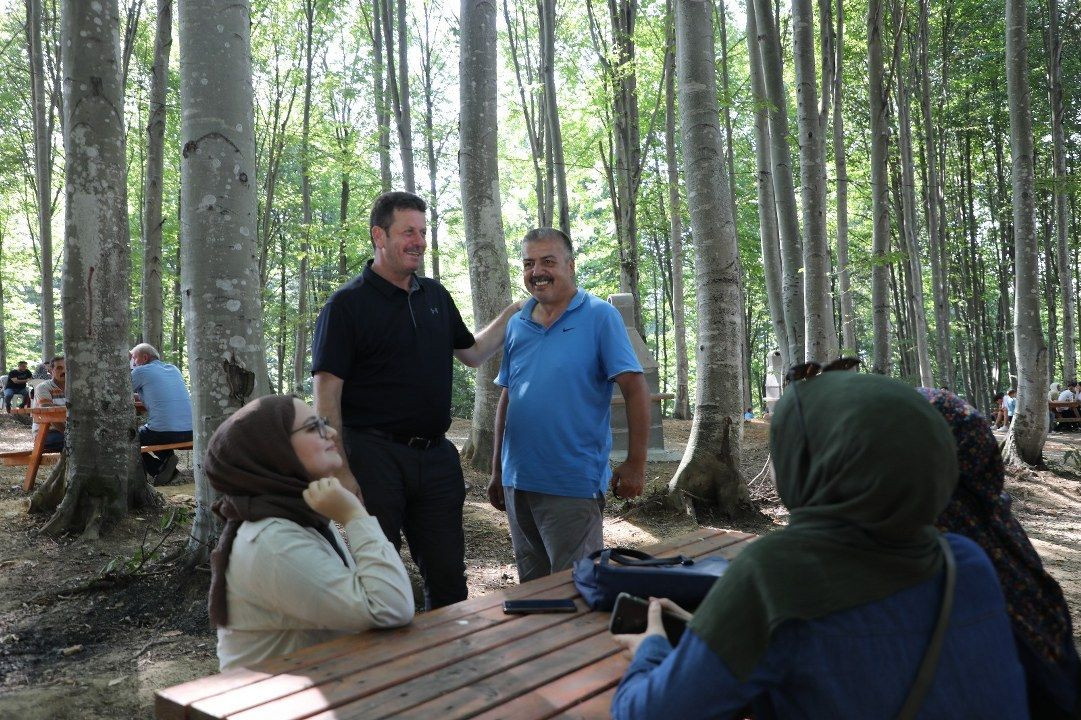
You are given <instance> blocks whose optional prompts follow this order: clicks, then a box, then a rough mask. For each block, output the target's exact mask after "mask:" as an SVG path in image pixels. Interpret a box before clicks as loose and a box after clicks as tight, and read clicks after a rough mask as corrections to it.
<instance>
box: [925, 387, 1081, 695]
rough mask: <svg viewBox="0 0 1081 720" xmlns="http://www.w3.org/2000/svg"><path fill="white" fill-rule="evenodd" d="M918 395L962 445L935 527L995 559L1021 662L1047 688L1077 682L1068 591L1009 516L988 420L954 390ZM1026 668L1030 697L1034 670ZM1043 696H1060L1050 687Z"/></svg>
mask: <svg viewBox="0 0 1081 720" xmlns="http://www.w3.org/2000/svg"><path fill="white" fill-rule="evenodd" d="M919 391H920V393H921V394H922V395H923V396H924V397H925V398H927V399H928V400H929V401H930V402H931V405H933V406H934V407H935V409H937V410H938V411H939V412H940V413H942V416H943V417H944V418H946V422H947V423H948V424H949V426H950V429H951V430H952V431H953V438H954V441H955V442H956V443H957V465H958V469H959V472H960V475H959V478H958V483H957V489H956V490H955V491H954V493H953V497H952V498H951V499H950V502H949V504H948V505H947V506H946V509H945V510H944V511H943V512H942V514H941V515H940V516H939V518H938V521H937V522H936V523H935V524H936V525H937V526H938V528H939V529H940V530H942V531H943V532H953V533H957V534H959V535H964V536H966V537H968V538H971V539H972V540H974V541H975V542H976V543H978V544H979V545H980V547H982V548H983V550H984V552H986V553H987V555H988V557H990V558H991V563H992V564H993V565H994V567H995V572H996V573H997V574H998V578H999V582H1000V583H1001V585H1002V591H1003V593H1004V594H1005V596H1006V610H1007V612H1008V613H1009V615H1010V622H1011V624H1012V625H1013V631H1014V636H1015V637H1016V638H1017V640H1018V642H1019V644H1023V645H1024V646H1025V647H1024V649H1025V650H1027V651H1028V654H1030V655H1029V657H1028V658H1026V653H1025V652H1024V650H1022V652H1021V659H1022V662H1023V663H1025V664H1026V665H1027V662H1026V660H1027V661H1031V660H1033V659H1035V660H1037V661H1039V662H1040V663H1042V664H1043V665H1044V667H1043V672H1041V673H1040V675H1041V676H1043V679H1044V682H1046V679H1047V677H1048V675H1050V676H1051V677H1054V676H1055V675H1060V676H1061V675H1062V674H1063V673H1065V674H1066V675H1067V676H1070V675H1073V676H1074V677H1076V673H1077V667H1078V660H1077V651H1076V649H1075V648H1074V645H1073V639H1072V630H1071V625H1070V611H1069V609H1068V608H1067V606H1066V600H1065V598H1064V597H1063V594H1062V588H1060V587H1059V584H1058V583H1057V582H1055V579H1054V578H1052V577H1051V576H1050V575H1049V574H1048V572H1047V571H1046V570H1044V567H1043V563H1042V562H1040V556H1039V555H1038V554H1037V553H1036V549H1035V548H1033V547H1032V543H1031V542H1030V541H1029V539H1028V535H1026V534H1025V531H1024V529H1023V528H1022V527H1021V524H1020V523H1019V522H1017V518H1015V517H1014V516H1013V513H1012V512H1010V496H1009V495H1008V494H1007V493H1005V492H1004V491H1003V484H1004V480H1005V468H1004V466H1003V462H1002V454H1001V453H1000V452H999V449H998V442H997V441H996V440H995V436H994V435H993V434H992V432H991V428H990V426H989V425H988V424H987V420H986V419H985V418H984V417H983V416H982V415H980V413H979V412H977V411H976V409H975V408H973V407H972V406H971V405H968V404H967V403H965V402H964V401H963V400H961V399H960V398H958V397H957V396H956V395H954V394H953V393H951V392H948V391H944V390H932V389H930V388H919ZM1026 670H1027V671H1029V676H1030V682H1029V685H1030V692H1032V691H1033V688H1032V676H1031V670H1032V669H1031V668H1029V667H1026ZM1068 682H1069V681H1067V683H1068ZM1044 690H1045V691H1050V692H1051V694H1058V693H1055V692H1054V690H1053V689H1051V688H1046V687H1045V688H1044ZM1075 691H1076V688H1075ZM1063 700H1064V701H1065V702H1069V700H1067V699H1066V698H1063Z"/></svg>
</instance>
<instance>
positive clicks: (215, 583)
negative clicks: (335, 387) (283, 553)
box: [203, 395, 345, 627]
mask: <svg viewBox="0 0 1081 720" xmlns="http://www.w3.org/2000/svg"><path fill="white" fill-rule="evenodd" d="M295 419H296V408H295V407H294V404H293V398H292V397H289V396H285V395H268V396H266V397H261V398H258V399H257V400H252V401H251V402H250V403H248V404H247V405H245V406H244V407H242V408H240V409H239V410H237V411H236V412H235V413H233V414H232V415H231V416H230V417H229V418H228V419H227V420H226V421H225V422H223V423H222V424H221V425H220V426H218V429H217V430H216V431H215V432H214V435H212V436H211V438H210V443H209V446H208V447H207V451H206V460H205V461H204V462H203V468H204V469H205V470H206V476H207V479H208V480H210V485H211V487H213V488H214V489H215V490H217V491H218V492H220V493H221V494H222V496H221V499H219V500H218V501H217V502H215V503H214V506H213V510H214V512H215V513H217V514H218V515H219V516H220V517H221V518H222V519H223V520H224V521H225V528H224V529H223V530H222V533H221V539H220V540H218V547H217V548H215V549H214V552H213V553H211V555H210V603H209V604H210V622H211V624H213V625H214V626H215V627H225V626H226V625H227V624H228V622H229V611H228V607H227V605H226V601H225V571H226V569H227V568H228V567H229V553H231V552H232V550H233V540H235V539H236V533H237V530H238V529H239V528H240V524H241V523H242V522H244V521H245V520H263V519H265V518H269V517H280V518H285V519H287V520H292V521H293V522H295V523H297V524H298V525H302V526H304V527H312V528H315V529H316V530H317V531H318V532H319V534H320V535H322V536H323V537H324V538H326V540H327V542H329V543H330V544H331V546H332V547H333V548H334V549H335V550H336V551H337V552H338V555H339V556H341V558H342V562H343V563H344V562H345V556H344V555H343V554H342V549H341V548H340V547H339V546H338V544H337V543H336V542H334V540H333V539H332V538H333V536H332V535H331V533H330V529H329V526H328V521H327V519H326V518H325V517H323V516H322V515H320V514H319V513H317V512H315V511H314V510H312V509H311V508H310V507H308V504H307V503H305V502H304V498H303V496H302V495H301V493H303V492H304V490H305V489H306V488H307V487H308V483H309V482H310V481H311V478H310V477H309V476H308V472H307V470H305V469H304V466H303V465H302V464H301V462H300V459H299V458H298V457H297V455H296V452H294V451H293V443H292V441H291V439H290V435H291V431H292V429H293V421H294V420H295Z"/></svg>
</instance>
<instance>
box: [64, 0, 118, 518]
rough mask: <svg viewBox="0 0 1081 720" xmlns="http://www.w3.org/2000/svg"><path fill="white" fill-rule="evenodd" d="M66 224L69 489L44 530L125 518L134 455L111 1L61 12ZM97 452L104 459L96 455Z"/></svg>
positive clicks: (77, 5) (115, 16) (115, 24)
mask: <svg viewBox="0 0 1081 720" xmlns="http://www.w3.org/2000/svg"><path fill="white" fill-rule="evenodd" d="M60 33H61V42H60V47H61V67H62V72H63V92H64V108H65V109H66V110H67V112H68V113H69V115H68V117H67V118H66V121H65V123H64V128H65V132H64V157H65V163H64V166H65V190H66V197H67V203H66V217H65V233H64V235H65V237H64V258H65V264H64V273H63V281H62V285H61V287H62V291H61V292H62V306H63V310H64V351H65V355H66V358H67V388H66V397H67V403H68V407H69V408H70V413H69V417H68V425H67V439H66V448H65V453H66V458H67V463H66V465H67V490H66V492H65V493H64V498H63V500H61V502H60V505H59V506H58V507H57V508H56V513H55V514H54V515H53V516H52V518H51V519H50V520H49V522H48V523H47V524H46V526H45V528H44V530H43V532H46V533H48V534H51V535H56V534H59V533H61V532H64V531H65V530H69V529H79V528H82V529H83V533H84V536H85V537H89V538H94V537H97V536H98V534H99V531H100V527H101V524H102V522H103V521H107V520H114V519H117V518H118V517H120V516H122V515H123V514H124V513H125V512H126V511H127V507H128V488H129V486H130V485H131V484H134V483H136V482H137V481H138V479H137V478H130V477H129V473H130V471H131V469H132V465H131V460H132V453H133V452H134V438H135V437H136V435H135V409H134V407H133V406H132V404H131V403H130V401H129V400H128V398H130V397H131V393H132V391H131V375H130V373H129V372H128V368H127V364H126V363H125V362H124V361H123V360H124V358H125V357H126V356H127V350H128V347H129V346H128V332H129V323H130V314H129V310H128V302H129V299H130V296H131V280H130V272H131V257H130V251H131V250H130V248H131V239H130V236H129V230H128V215H127V209H128V208H127V182H126V178H127V168H126V155H125V153H126V138H125V135H124V112H123V108H124V86H123V80H122V78H121V68H120V64H119V60H120V21H119V16H118V11H117V3H116V0H100V1H99V2H94V3H83V2H75V1H74V0H68V1H67V2H64V3H63V5H62V9H61V29H60ZM103 451H104V452H103Z"/></svg>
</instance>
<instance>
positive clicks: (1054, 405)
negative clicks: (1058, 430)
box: [1047, 402, 1081, 423]
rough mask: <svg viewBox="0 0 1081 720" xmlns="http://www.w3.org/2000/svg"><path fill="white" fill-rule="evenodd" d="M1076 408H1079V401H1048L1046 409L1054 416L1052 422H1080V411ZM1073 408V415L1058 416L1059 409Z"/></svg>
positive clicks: (1080, 403)
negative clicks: (1074, 414)
mask: <svg viewBox="0 0 1081 720" xmlns="http://www.w3.org/2000/svg"><path fill="white" fill-rule="evenodd" d="M1078 408H1081V402H1048V403H1047V409H1048V411H1049V412H1050V413H1051V414H1052V415H1054V416H1055V420H1054V422H1056V423H1081V412H1078ZM1070 409H1073V410H1074V411H1075V413H1076V416H1075V417H1059V411H1061V410H1070Z"/></svg>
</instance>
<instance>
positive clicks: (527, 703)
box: [154, 528, 754, 720]
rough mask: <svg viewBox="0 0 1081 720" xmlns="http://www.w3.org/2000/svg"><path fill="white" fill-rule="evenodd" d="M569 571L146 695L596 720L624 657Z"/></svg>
mask: <svg viewBox="0 0 1081 720" xmlns="http://www.w3.org/2000/svg"><path fill="white" fill-rule="evenodd" d="M753 539H754V536H753V535H747V534H745V533H739V532H732V531H725V530H716V529H712V528H701V529H699V530H697V531H695V532H693V533H690V534H688V535H684V536H682V537H680V538H676V539H673V540H670V541H668V542H664V543H660V544H657V545H654V546H652V547H649V548H646V550H647V551H648V552H651V553H653V554H655V555H670V554H675V553H682V554H684V555H688V556H690V557H702V556H704V555H723V556H725V557H729V558H730V557H734V556H735V555H737V554H738V553H739V552H740V551H741V550H743V548H745V547H746V546H747V544H748V542H750V541H751V540H753ZM524 597H531V598H567V597H573V598H575V603H576V605H577V606H578V611H577V612H576V613H573V614H571V613H567V614H538V615H505V614H504V613H503V609H502V604H503V600H506V599H514V598H524ZM608 616H609V613H607V612H591V611H590V610H588V608H587V607H586V606H585V604H584V603H583V602H582V600H581V598H580V597H579V596H578V593H577V591H576V590H575V588H574V584H573V583H572V582H571V577H570V571H569V570H565V571H563V572H560V573H556V574H555V575H550V576H548V577H544V578H540V579H537V580H533V581H531V582H527V583H525V584H523V585H521V586H518V587H513V588H508V589H506V590H499V591H496V592H493V593H490V594H488V595H483V596H481V597H476V598H470V599H469V600H463V601H462V602H460V603H456V604H454V605H449V606H447V607H444V608H440V609H438V610H434V611H432V612H427V613H422V614H421V615H418V616H417V617H416V619H415V620H414V621H413V623H412V624H411V625H409V626H407V627H404V628H399V629H396V630H372V631H369V632H365V633H361V634H358V635H349V636H346V637H342V638H339V639H337V640H332V641H330V642H327V643H323V644H321V645H315V646H312V647H309V648H304V649H302V650H299V651H297V652H295V653H292V654H290V655H284V656H282V657H279V658H275V659H273V660H267V661H265V662H262V663H259V664H257V665H254V666H252V667H250V668H237V669H234V670H229V671H226V672H224V673H221V674H218V675H212V676H210V677H206V678H202V679H200V680H193V681H192V682H188V683H184V684H183V685H177V686H175V687H171V688H168V689H165V690H159V691H158V692H157V693H156V697H155V702H154V712H155V714H156V716H157V717H158V718H159V720H182V719H184V720H186V719H188V718H201V719H203V720H206V719H208V718H226V717H228V718H230V720H257V719H260V718H275V719H276V720H289V719H290V718H293V719H297V718H312V720H314V718H320V719H322V720H328V719H329V718H336V719H338V720H344V719H345V718H382V717H390V716H394V717H399V716H404V717H413V718H439V719H440V720H455V719H457V718H474V717H476V718H495V717H503V718H514V719H515V720H532V719H534V718H535V719H538V720H539V718H549V717H575V718H598V719H599V718H607V717H608V710H609V707H610V705H611V702H612V696H613V695H614V694H615V688H616V685H618V684H619V680H620V678H621V677H622V676H623V672H624V670H626V668H627V664H628V660H627V658H626V656H625V654H624V653H623V652H622V651H621V648H620V646H619V645H617V644H616V643H615V642H613V641H612V639H611V637H610V636H609V634H608Z"/></svg>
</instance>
